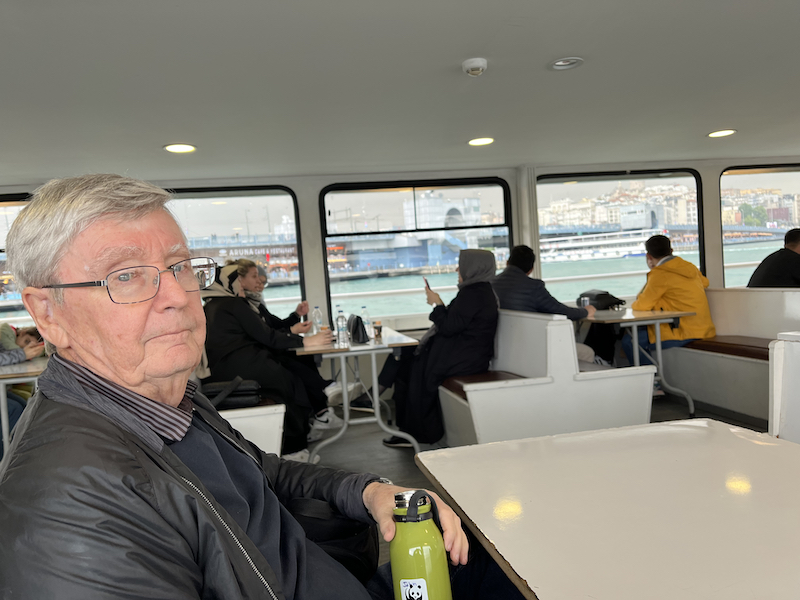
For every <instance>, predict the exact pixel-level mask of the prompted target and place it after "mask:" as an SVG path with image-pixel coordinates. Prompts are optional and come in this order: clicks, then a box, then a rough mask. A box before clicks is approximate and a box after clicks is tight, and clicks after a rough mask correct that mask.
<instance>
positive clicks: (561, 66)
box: [547, 56, 583, 71]
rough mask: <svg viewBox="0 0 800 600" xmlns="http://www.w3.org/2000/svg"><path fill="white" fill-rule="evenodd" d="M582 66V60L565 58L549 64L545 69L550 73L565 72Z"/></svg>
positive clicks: (577, 57) (574, 57)
mask: <svg viewBox="0 0 800 600" xmlns="http://www.w3.org/2000/svg"><path fill="white" fill-rule="evenodd" d="M582 64H583V59H582V58H581V57H579V56H567V57H566V58H559V59H558V60H554V61H553V62H551V63H550V64H549V65H548V66H547V68H548V69H550V70H551V71H566V70H567V69H574V68H576V67H580V66H581V65H582Z"/></svg>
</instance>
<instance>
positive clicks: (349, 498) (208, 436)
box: [0, 175, 507, 600]
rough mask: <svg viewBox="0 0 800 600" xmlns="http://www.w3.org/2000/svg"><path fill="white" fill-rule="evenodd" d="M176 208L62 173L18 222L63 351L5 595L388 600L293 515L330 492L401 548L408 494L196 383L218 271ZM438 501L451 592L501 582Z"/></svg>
mask: <svg viewBox="0 0 800 600" xmlns="http://www.w3.org/2000/svg"><path fill="white" fill-rule="evenodd" d="M168 200H170V196H169V194H168V193H167V192H165V191H164V190H162V189H160V188H158V187H155V186H153V185H150V184H148V183H145V182H142V181H137V180H133V179H128V178H124V177H120V176H116V175H92V176H85V177H76V178H71V179H64V180H55V181H51V182H49V183H47V184H46V185H44V186H43V187H41V188H40V189H38V190H37V191H36V192H35V193H34V195H33V198H32V199H31V201H30V203H29V204H28V206H26V207H25V209H23V210H22V211H21V212H20V214H19V216H18V217H17V219H16V220H15V222H14V224H13V227H12V228H11V231H10V233H9V236H8V240H7V252H8V262H9V265H10V267H11V269H12V272H13V273H14V275H15V277H16V280H17V282H18V285H19V287H20V288H21V289H22V299H23V302H24V303H25V307H26V308H27V309H28V311H29V312H30V314H31V316H32V317H33V319H34V320H35V322H36V325H37V327H38V328H39V331H40V332H41V334H42V336H43V337H44V339H45V340H46V341H47V343H48V346H49V347H50V349H51V351H53V352H54V354H52V356H51V358H50V361H49V364H48V367H47V369H46V371H45V372H44V373H43V374H42V376H41V378H40V379H39V388H38V391H37V393H36V394H35V395H34V396H33V397H32V398H31V400H30V402H29V404H28V406H27V408H26V410H25V412H24V413H23V415H22V417H21V419H20V421H19V423H18V425H17V428H16V431H15V435H14V438H13V440H12V444H11V448H10V451H9V452H8V453H7V455H6V457H5V458H4V459H3V462H2V464H0V597H2V598H30V599H39V598H42V599H44V598H59V599H60V600H71V599H78V598H80V599H82V600H83V599H86V598H92V599H112V598H113V599H119V598H141V599H144V598H148V599H151V598H170V599H177V598H194V599H199V598H203V599H206V598H208V599H210V598H225V599H226V600H235V599H244V598H273V599H277V598H296V599H312V598H326V599H337V598H341V599H345V598H346V599H347V600H352V599H355V598H365V599H366V598H369V597H373V598H380V597H387V598H388V597H391V594H392V592H391V584H390V583H389V584H388V585H387V583H386V582H387V581H389V582H390V579H388V578H389V577H390V575H389V574H388V570H387V568H385V567H383V568H381V569H379V571H378V575H377V576H376V577H375V578H373V581H371V582H370V583H369V585H368V587H369V591H367V588H365V587H364V586H363V585H362V584H361V583H359V581H358V580H357V579H356V578H355V577H354V576H352V575H351V574H350V573H349V572H348V571H347V570H346V569H345V568H344V567H343V566H342V565H341V564H339V563H338V562H336V561H335V560H333V559H332V558H331V557H330V556H328V555H327V554H326V553H325V552H324V551H323V550H322V549H321V548H320V547H319V546H317V545H316V544H314V543H312V542H310V541H309V540H308V539H307V538H306V536H305V533H304V530H303V528H302V526H301V525H300V524H299V523H298V522H297V521H296V520H295V519H294V517H293V516H292V515H291V514H290V512H289V511H288V510H287V508H286V507H287V506H288V505H290V504H291V502H292V501H293V500H295V499H298V498H301V499H316V500H318V501H322V502H325V503H327V505H329V506H330V507H332V508H333V509H336V510H338V511H339V512H340V513H341V514H343V515H345V516H346V517H349V518H351V519H355V520H359V521H363V522H365V523H371V522H373V519H374V521H376V522H377V523H378V526H379V527H380V529H381V532H382V534H383V537H384V538H385V539H386V540H389V539H391V538H392V537H393V535H394V531H395V529H394V522H393V520H392V508H393V505H394V502H393V500H394V494H395V492H397V491H400V490H403V489H405V488H400V487H397V486H394V485H392V484H391V483H390V482H388V481H387V480H381V479H380V478H379V477H378V476H377V475H372V474H351V473H345V472H343V471H337V470H334V469H330V468H325V467H320V466H315V465H309V464H301V463H296V462H290V461H284V460H282V459H280V458H279V457H277V456H275V455H274V454H269V455H268V454H264V453H263V452H261V451H260V450H259V449H258V448H257V447H256V446H254V445H253V444H251V443H249V442H248V441H247V440H246V439H244V438H243V437H242V436H241V435H240V434H239V433H238V432H236V431H235V430H233V429H232V428H231V427H230V425H229V424H228V423H227V422H226V421H225V420H223V419H222V418H221V417H220V416H219V414H218V413H217V412H216V411H215V410H214V408H213V407H212V406H211V404H210V403H209V401H208V400H207V399H206V398H205V397H203V396H202V395H201V394H200V393H198V392H197V391H196V389H195V385H194V384H193V383H192V382H190V381H189V377H190V375H191V373H192V371H193V370H194V369H195V367H196V366H197V365H198V363H199V361H200V356H201V352H202V349H203V343H204V339H205V320H204V316H203V309H202V306H201V302H200V294H199V293H198V292H199V290H200V289H201V288H203V287H206V286H208V285H210V284H211V282H212V281H213V279H214V272H215V268H216V265H215V264H214V262H213V261H212V260H211V259H207V258H197V257H192V256H191V254H190V252H189V249H188V248H187V244H186V240H185V239H184V237H183V234H182V233H181V230H180V228H179V227H178V225H177V223H176V222H175V219H174V218H173V217H172V215H171V214H170V213H169V211H168V210H167V209H166V208H165V204H166V202H167V201H168ZM439 504H440V514H441V522H442V525H443V529H444V540H445V546H446V548H447V549H448V551H449V554H450V561H451V563H452V564H453V565H456V567H454V568H453V573H454V591H455V590H457V589H458V582H457V581H456V579H457V578H458V577H459V576H461V575H459V573H467V574H470V575H469V577H470V578H471V579H468V580H466V583H465V584H464V585H462V587H465V588H470V587H474V588H475V590H476V592H475V593H480V591H479V588H480V587H481V586H480V585H478V586H475V585H474V583H475V582H476V581H479V582H480V581H485V582H487V583H489V582H492V583H491V584H492V585H494V586H495V587H496V585H497V584H496V583H494V581H495V579H496V577H495V576H494V575H493V573H494V571H495V570H496V566H493V565H492V564H490V563H487V562H485V561H484V562H480V561H477V564H476V561H472V560H470V565H468V566H467V567H466V568H461V565H464V564H465V563H467V553H468V542H467V538H466V536H465V534H464V532H463V530H462V529H461V527H460V521H459V519H458V517H457V516H456V515H455V514H454V513H453V512H452V510H451V509H450V508H449V507H447V506H446V505H445V504H444V503H442V502H441V501H440V502H439ZM461 577H462V578H463V577H464V576H461ZM506 581H507V580H506ZM381 586H382V587H381ZM498 589H500V588H498ZM500 593H502V591H501V592H500ZM458 596H459V594H458V593H456V597H458ZM470 596H472V592H470ZM486 597H488V596H486Z"/></svg>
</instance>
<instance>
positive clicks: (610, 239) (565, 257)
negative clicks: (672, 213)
mask: <svg viewBox="0 0 800 600" xmlns="http://www.w3.org/2000/svg"><path fill="white" fill-rule="evenodd" d="M663 233H665V232H664V230H663V229H640V230H633V231H618V232H615V233H600V234H592V235H574V236H568V237H557V238H542V239H541V240H540V242H539V246H540V249H541V251H540V252H541V255H540V260H541V261H542V262H544V263H549V262H563V261H573V262H574V261H579V260H598V259H603V258H628V257H633V256H644V254H645V252H644V243H645V242H646V241H647V240H648V239H649V238H650V237H651V236H653V235H656V234H663Z"/></svg>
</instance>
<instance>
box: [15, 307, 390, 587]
mask: <svg viewBox="0 0 800 600" xmlns="http://www.w3.org/2000/svg"><path fill="white" fill-rule="evenodd" d="M254 314H255V313H254ZM193 409H194V410H195V411H197V413H198V414H199V415H200V416H201V417H202V418H203V420H204V421H205V422H206V423H208V424H209V425H211V426H212V427H214V428H215V429H217V430H218V431H219V432H220V433H221V435H222V436H223V437H224V438H225V439H227V440H228V441H229V442H230V443H231V444H232V445H234V446H235V447H236V448H238V449H239V450H240V451H241V452H242V453H244V454H247V455H248V456H250V457H251V458H252V459H253V460H254V461H255V463H256V464H257V465H258V467H259V468H260V469H261V470H262V471H263V472H264V477H265V478H266V483H267V484H268V485H269V488H270V490H272V491H273V492H274V493H275V494H276V495H277V497H278V499H279V500H280V501H281V502H282V503H284V504H285V505H286V506H290V505H291V503H292V501H294V500H295V499H298V498H315V499H318V500H323V501H325V502H327V503H330V505H331V506H333V507H335V508H337V509H338V510H339V512H341V513H342V514H344V515H346V516H348V517H350V518H353V519H357V520H359V521H361V522H364V523H370V522H371V519H370V517H369V515H368V513H367V511H366V508H364V505H363V501H362V498H361V493H362V491H363V489H364V486H365V484H366V483H367V482H368V481H371V480H375V479H377V476H376V475H351V474H349V473H345V472H342V471H337V470H334V469H329V468H325V467H320V466H316V465H309V464H302V463H298V462H292V461H285V460H282V459H280V458H278V457H277V456H275V455H274V454H269V455H267V454H264V453H263V452H261V451H260V450H259V449H258V448H257V447H256V446H254V445H253V444H251V443H250V442H248V441H247V440H245V439H244V438H243V437H242V436H241V435H240V434H239V433H238V432H236V431H234V430H233V429H231V427H230V425H229V424H228V423H227V422H226V421H224V420H223V419H222V417H220V415H219V414H218V413H217V411H216V410H214V408H213V407H212V406H211V404H210V403H209V402H208V400H207V399H205V398H204V397H203V396H202V395H200V394H196V395H195V398H194V405H193ZM0 507H2V509H0V541H2V543H0V598H26V599H31V600H34V599H40V598H41V599H44V598H58V599H59V600H75V599H84V598H92V599H93V600H101V599H102V600H111V599H117V598H122V597H124V598H175V599H178V598H224V599H225V600H245V599H252V598H270V597H271V596H270V595H269V593H268V591H267V587H269V588H271V589H272V590H273V591H274V592H275V594H276V596H277V597H279V598H283V597H284V596H283V594H282V592H281V587H282V586H281V582H280V581H279V580H278V577H277V575H275V570H277V569H278V566H277V565H270V564H269V563H268V562H267V559H265V558H264V556H263V555H262V554H261V552H260V551H259V550H258V548H257V547H256V546H255V545H254V544H253V542H252V541H251V540H250V539H249V538H248V537H247V534H246V533H245V531H244V530H242V529H241V528H240V527H239V526H238V525H237V523H236V520H235V519H234V518H233V517H231V516H230V515H229V514H228V513H227V512H226V511H225V509H224V508H223V507H222V506H221V505H220V504H219V503H218V502H217V500H216V499H215V498H214V497H213V496H212V495H211V493H210V492H208V490H207V489H206V488H205V486H204V485H203V483H202V482H201V481H200V480H199V479H198V477H197V476H196V475H195V474H194V473H193V472H192V471H190V470H189V469H188V468H187V467H186V466H185V465H184V464H183V462H182V461H181V460H180V459H179V458H178V457H177V456H176V455H175V454H174V453H173V452H172V451H171V450H170V449H169V447H168V446H167V445H166V444H164V442H163V440H162V439H161V438H160V437H159V436H158V435H156V434H155V432H153V430H152V429H150V428H149V427H147V425H146V424H144V421H141V420H139V419H135V418H132V417H131V415H130V413H128V412H127V411H125V410H124V409H122V408H120V405H118V404H116V403H115V402H114V401H112V400H110V399H108V398H106V397H105V396H102V395H101V394H99V393H97V392H95V391H93V390H89V389H88V388H84V387H83V386H82V385H80V384H79V383H78V381H77V380H76V379H75V377H74V376H73V375H72V374H71V373H70V372H69V371H67V370H66V369H65V368H64V367H62V366H60V365H58V363H55V362H54V361H50V364H49V365H48V367H47V370H45V372H44V373H43V374H42V376H41V377H40V378H39V389H38V391H37V393H36V394H35V395H34V396H33V397H32V398H31V399H30V401H29V402H28V407H27V408H26V410H25V414H24V415H23V416H22V419H21V420H20V422H19V424H18V425H17V430H16V431H15V434H14V440H13V442H12V446H11V451H10V453H9V457H8V459H7V460H6V462H4V463H2V464H0ZM289 518H290V517H289ZM270 530H275V531H279V532H280V534H281V547H282V548H286V551H287V558H286V560H296V558H292V557H293V556H295V557H296V556H298V553H297V551H296V548H297V547H298V545H303V544H305V543H306V542H305V539H304V538H298V537H292V536H293V533H292V531H293V530H291V529H288V528H281V526H280V523H278V522H276V523H274V524H271V525H270ZM294 531H296V529H295V530H294ZM291 552H294V553H293V554H291V555H290V554H289V553H291ZM306 567H308V568H314V565H313V564H307V565H306V564H300V565H299V569H298V580H299V579H300V578H303V577H304V575H303V574H304V573H305V569H306ZM353 583H354V585H357V584H355V582H353ZM348 589H352V586H350V587H349V588H348ZM358 597H359V598H367V597H368V594H367V593H366V592H364V593H363V594H361V595H359V596H358ZM326 598H328V599H331V600H354V598H355V597H354V596H353V594H345V593H343V592H341V591H340V589H338V588H337V586H336V585H335V584H333V583H332V585H331V589H330V593H329V594H328V595H327V596H326Z"/></svg>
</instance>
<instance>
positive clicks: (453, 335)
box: [397, 282, 498, 443]
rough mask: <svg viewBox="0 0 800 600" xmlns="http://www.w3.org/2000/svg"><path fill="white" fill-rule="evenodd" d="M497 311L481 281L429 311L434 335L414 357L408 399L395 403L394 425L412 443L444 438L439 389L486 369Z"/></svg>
mask: <svg viewBox="0 0 800 600" xmlns="http://www.w3.org/2000/svg"><path fill="white" fill-rule="evenodd" d="M497 311H498V309H497V297H496V296H495V294H494V291H492V286H491V285H490V284H489V283H486V282H482V283H474V284H472V285H469V286H466V287H464V288H462V289H461V290H460V291H459V292H458V295H457V296H456V297H455V298H454V299H453V301H452V302H451V303H450V305H449V306H447V307H444V306H437V307H436V308H434V309H433V312H432V313H431V315H430V320H431V321H433V324H434V325H436V329H437V332H436V335H435V336H433V338H432V339H431V340H430V341H429V342H428V343H427V344H426V345H425V347H424V348H423V349H422V350H421V352H420V354H419V355H418V356H417V357H415V360H414V365H413V367H412V369H411V381H410V383H409V390H408V398H407V400H406V401H405V402H404V403H402V404H403V406H402V407H401V405H400V404H398V415H397V418H398V425H399V426H400V428H401V429H403V430H404V431H407V432H408V433H410V434H411V435H413V436H414V437H415V438H416V439H417V440H418V441H420V442H424V443H433V442H436V441H437V440H439V439H440V438H441V437H442V436H443V435H444V424H443V421H442V408H441V405H440V404H439V395H438V388H439V385H440V384H441V383H442V382H443V381H444V380H445V379H447V378H448V377H454V376H457V375H475V374H477V373H483V372H485V371H488V370H489V361H490V360H491V359H492V356H493V355H494V335H495V332H496V331H497V316H498V313H497Z"/></svg>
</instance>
